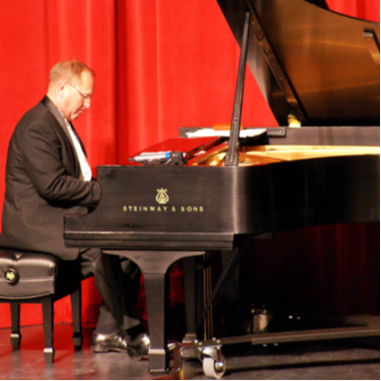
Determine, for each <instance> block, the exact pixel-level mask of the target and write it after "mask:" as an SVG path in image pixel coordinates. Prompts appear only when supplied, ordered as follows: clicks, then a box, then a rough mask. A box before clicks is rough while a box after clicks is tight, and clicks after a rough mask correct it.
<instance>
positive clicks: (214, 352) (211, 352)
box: [200, 346, 226, 380]
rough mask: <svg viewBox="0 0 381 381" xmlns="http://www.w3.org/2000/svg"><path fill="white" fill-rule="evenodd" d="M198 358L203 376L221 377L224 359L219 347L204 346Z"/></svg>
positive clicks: (224, 368)
mask: <svg viewBox="0 0 381 381" xmlns="http://www.w3.org/2000/svg"><path fill="white" fill-rule="evenodd" d="M200 352H201V353H200V360H201V361H202V369H203V371H204V374H205V376H207V377H210V378H215V379H217V380H219V379H221V378H222V377H223V375H224V374H225V371H226V360H225V357H224V355H223V354H222V351H221V347H218V346H217V347H206V348H203V349H202V350H200Z"/></svg>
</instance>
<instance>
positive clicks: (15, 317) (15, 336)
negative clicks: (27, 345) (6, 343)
mask: <svg viewBox="0 0 381 381" xmlns="http://www.w3.org/2000/svg"><path fill="white" fill-rule="evenodd" d="M10 305H11V320H12V333H11V344H12V348H13V350H16V349H19V348H20V342H21V335H20V303H10Z"/></svg>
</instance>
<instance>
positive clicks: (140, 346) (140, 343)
mask: <svg viewBox="0 0 381 381" xmlns="http://www.w3.org/2000/svg"><path fill="white" fill-rule="evenodd" d="M150 345H151V340H150V338H149V336H148V335H147V334H146V333H141V334H140V335H139V336H138V337H137V338H136V339H134V340H132V341H131V342H129V343H128V344H127V353H128V355H129V356H130V357H132V358H134V359H136V360H141V359H143V358H148V351H149V347H150Z"/></svg>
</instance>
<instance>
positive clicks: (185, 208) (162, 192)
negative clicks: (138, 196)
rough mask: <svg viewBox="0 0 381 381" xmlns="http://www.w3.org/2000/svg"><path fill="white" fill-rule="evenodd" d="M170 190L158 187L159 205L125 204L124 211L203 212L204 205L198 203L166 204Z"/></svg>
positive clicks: (157, 198)
mask: <svg viewBox="0 0 381 381" xmlns="http://www.w3.org/2000/svg"><path fill="white" fill-rule="evenodd" d="M167 192H168V190H167V189H164V188H160V189H157V195H156V198H155V200H156V202H157V203H158V204H159V206H158V205H124V206H123V212H135V213H139V212H142V213H149V212H164V213H166V212H172V213H173V212H178V211H179V212H183V213H186V212H188V213H202V212H203V211H204V207H203V206H200V205H197V206H193V205H180V206H174V205H173V206H170V205H165V204H167V203H168V201H169V196H168V193H167Z"/></svg>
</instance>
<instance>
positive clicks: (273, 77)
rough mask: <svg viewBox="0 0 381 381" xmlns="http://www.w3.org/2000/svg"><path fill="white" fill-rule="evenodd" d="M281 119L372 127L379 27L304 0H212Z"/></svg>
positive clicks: (284, 122)
mask: <svg viewBox="0 0 381 381" xmlns="http://www.w3.org/2000/svg"><path fill="white" fill-rule="evenodd" d="M217 1H218V3H219V5H220V8H221V10H222V12H223V13H224V15H225V18H226V20H227V21H228V24H229V26H230V28H231V30H232V32H233V34H234V36H235V38H236V40H237V42H238V43H239V44H241V40H242V32H243V23H244V17H245V11H247V10H250V11H251V13H252V17H251V25H250V33H249V49H248V56H247V62H248V65H249V67H250V69H251V71H252V73H253V74H254V77H255V79H256V81H257V83H258V85H259V87H260V89H261V91H262V93H263V95H264V97H265V99H266V100H267V102H268V103H269V105H270V107H271V109H272V111H273V113H274V115H275V117H276V119H277V121H278V123H279V125H281V126H286V125H288V123H287V117H288V115H289V114H293V115H296V116H297V118H298V119H299V120H302V121H303V122H302V125H303V126H378V125H379V123H380V72H379V70H380V55H379V38H380V26H379V24H378V23H376V22H368V21H363V20H359V19H354V18H351V17H348V16H343V15H340V14H338V13H334V12H331V11H328V10H326V9H322V8H319V7H317V6H316V5H314V4H311V3H310V2H307V1H304V0H217Z"/></svg>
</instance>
